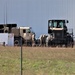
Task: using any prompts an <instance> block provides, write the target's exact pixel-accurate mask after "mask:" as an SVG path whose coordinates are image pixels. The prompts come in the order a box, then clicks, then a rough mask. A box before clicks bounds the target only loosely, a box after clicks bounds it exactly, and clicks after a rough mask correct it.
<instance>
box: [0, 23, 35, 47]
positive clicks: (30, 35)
mask: <svg viewBox="0 0 75 75" xmlns="http://www.w3.org/2000/svg"><path fill="white" fill-rule="evenodd" d="M0 33H14V45H21V42H22V45H30V46H32V43H33V42H34V40H35V33H34V32H33V31H32V28H31V27H17V24H0ZM21 39H22V40H21Z"/></svg>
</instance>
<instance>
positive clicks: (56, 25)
mask: <svg viewBox="0 0 75 75" xmlns="http://www.w3.org/2000/svg"><path fill="white" fill-rule="evenodd" d="M66 23H68V20H48V33H52V31H54V30H67V27H66Z"/></svg>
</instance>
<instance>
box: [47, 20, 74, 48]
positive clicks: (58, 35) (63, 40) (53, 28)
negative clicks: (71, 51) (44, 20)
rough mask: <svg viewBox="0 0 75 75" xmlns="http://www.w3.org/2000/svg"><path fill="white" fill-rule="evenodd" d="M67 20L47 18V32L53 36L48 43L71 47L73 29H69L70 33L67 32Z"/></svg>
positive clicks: (72, 43)
mask: <svg viewBox="0 0 75 75" xmlns="http://www.w3.org/2000/svg"><path fill="white" fill-rule="evenodd" d="M68 22H69V21H68V20H48V33H49V34H50V35H51V36H52V37H53V39H51V40H50V41H49V43H50V45H52V46H66V47H69V46H71V47H73V45H74V40H73V29H71V33H69V32H68V28H67V26H66V23H68Z"/></svg>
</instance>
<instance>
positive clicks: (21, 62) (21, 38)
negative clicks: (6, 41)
mask: <svg viewBox="0 0 75 75" xmlns="http://www.w3.org/2000/svg"><path fill="white" fill-rule="evenodd" d="M20 47H21V50H20V53H21V55H20V58H21V75H22V37H20Z"/></svg>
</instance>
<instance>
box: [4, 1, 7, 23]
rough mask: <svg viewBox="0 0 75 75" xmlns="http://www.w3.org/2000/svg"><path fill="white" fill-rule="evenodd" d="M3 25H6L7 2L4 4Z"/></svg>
mask: <svg viewBox="0 0 75 75" xmlns="http://www.w3.org/2000/svg"><path fill="white" fill-rule="evenodd" d="M4 24H7V1H5V4H4Z"/></svg>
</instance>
